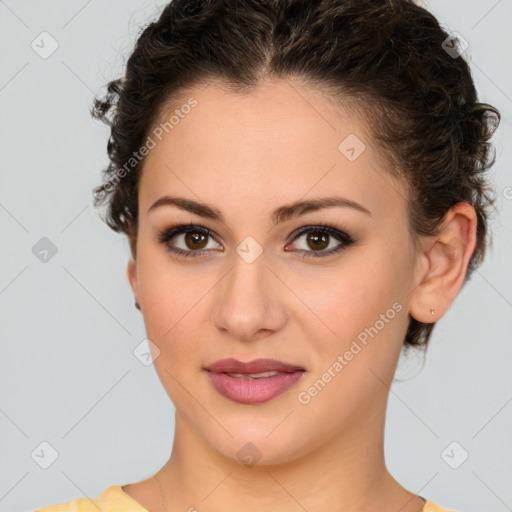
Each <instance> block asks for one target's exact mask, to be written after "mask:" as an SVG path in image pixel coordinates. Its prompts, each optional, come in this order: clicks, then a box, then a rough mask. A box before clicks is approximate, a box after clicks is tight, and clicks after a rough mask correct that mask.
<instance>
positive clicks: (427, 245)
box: [409, 202, 477, 323]
mask: <svg viewBox="0 0 512 512" xmlns="http://www.w3.org/2000/svg"><path fill="white" fill-rule="evenodd" d="M476 230H477V217H476V212H475V209H474V208H473V207H472V206H471V205H470V204H468V203H464V202H461V203H457V204H456V205H455V206H452V207H451V208H450V209H449V210H448V212H447V213H446V214H445V216H444V219H443V222H442V224H441V226H440V228H439V234H438V235H435V236H433V237H432V236H431V237H426V238H424V239H423V241H422V243H421V244H420V245H421V247H422V248H421V252H422V254H421V255H420V256H419V266H418V268H419V270H420V278H419V284H418V285H417V286H416V288H415V289H414V290H413V291H412V297H411V301H410V311H409V313H410V315H411V316H412V317H414V318H415V319H416V320H418V321H419V322H423V323H432V322H436V321H437V320H439V318H441V317H442V316H443V315H444V314H445V313H446V311H447V310H448V308H449V307H450V304H451V303H452V302H453V301H454V299H455V297H456V296H457V294H458V293H459V290H460V289H461V287H462V285H463V284H464V278H465V276H466V271H467V267H468V263H469V260H470V258H471V255H472V254H473V251H474V249H475V246H476ZM417 282H418V281H417ZM431 308H434V314H432V312H431Z"/></svg>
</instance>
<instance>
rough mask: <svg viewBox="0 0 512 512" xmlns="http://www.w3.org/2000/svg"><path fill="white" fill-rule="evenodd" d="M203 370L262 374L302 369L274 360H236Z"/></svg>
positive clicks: (218, 363)
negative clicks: (245, 361)
mask: <svg viewBox="0 0 512 512" xmlns="http://www.w3.org/2000/svg"><path fill="white" fill-rule="evenodd" d="M205 370H207V371H209V372H213V373H242V374H247V375H248V374H250V373H263V372H295V371H299V370H304V368H302V367H300V366H296V365H291V364H288V363H283V362H282V361H277V360H275V359H255V360H254V361H249V362H247V363H244V362H242V361H238V360H237V359H232V358H230V359H221V360H219V361H216V362H215V363H213V364H211V365H209V366H207V367H205Z"/></svg>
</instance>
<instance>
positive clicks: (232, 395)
mask: <svg viewBox="0 0 512 512" xmlns="http://www.w3.org/2000/svg"><path fill="white" fill-rule="evenodd" d="M205 370H206V371H207V372H208V376H209V377H210V380H211V382H212V385H213V387H214V388H215V389H216V390H217V392H219V393H220V394H221V395H222V396H224V397H225V398H228V399H230V400H233V401H235V402H238V403H242V404H259V403H262V402H266V401H268V400H271V399H272V398H275V397H276V396H278V395H280V394H282V393H284V392H285V391H286V390H287V389H289V388H290V387H291V386H293V385H294V384H295V383H296V382H297V381H298V380H299V379H300V378H301V377H302V375H303V374H304V371H305V370H304V368H301V367H300V366H295V365H290V364H287V363H283V362H281V361H276V360H275V359H255V360H254V361H250V362H247V363H243V362H241V361H238V360H236V359H221V360H220V361H216V362H215V363H213V364H211V365H209V366H207V367H205ZM263 372H278V373H277V374H276V375H273V376H270V377H261V378H256V379H249V374H257V373H263ZM230 373H232V374H243V375H244V376H243V377H235V376H231V375H228V374H230Z"/></svg>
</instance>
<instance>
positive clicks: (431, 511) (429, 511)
mask: <svg viewBox="0 0 512 512" xmlns="http://www.w3.org/2000/svg"><path fill="white" fill-rule="evenodd" d="M421 512H456V511H455V510H452V509H449V510H448V509H447V508H441V507H440V506H439V505H437V504H436V503H434V502H433V501H430V500H427V501H426V502H425V505H424V506H423V510H422V511H421Z"/></svg>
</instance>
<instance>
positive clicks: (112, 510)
mask: <svg viewBox="0 0 512 512" xmlns="http://www.w3.org/2000/svg"><path fill="white" fill-rule="evenodd" d="M121 487H122V486H121V485H111V486H110V487H107V488H106V489H105V490H104V491H103V492H102V493H101V494H100V496H99V497H98V498H93V499H89V498H77V499H74V500H72V501H68V502H66V503H58V504H57V505H50V506H48V507H43V508H38V509H37V510H34V512H98V510H101V512H149V511H148V510H147V509H146V508H144V507H143V506H142V505H141V504H140V503H139V502H138V501H135V500H134V499H133V498H132V497H131V496H130V495H128V494H126V493H125V492H124V491H123V489H121ZM422 512H455V511H454V510H446V509H444V508H441V507H440V506H438V505H436V504H435V503H434V502H432V501H430V500H427V501H426V503H425V506H424V507H423V511H422Z"/></svg>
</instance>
